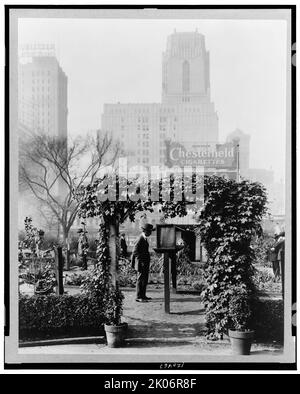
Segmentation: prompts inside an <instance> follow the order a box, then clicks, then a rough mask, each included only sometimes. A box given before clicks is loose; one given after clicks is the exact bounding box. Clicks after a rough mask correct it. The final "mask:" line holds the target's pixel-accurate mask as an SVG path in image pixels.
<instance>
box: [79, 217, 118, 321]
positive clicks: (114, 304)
mask: <svg viewBox="0 0 300 394" xmlns="http://www.w3.org/2000/svg"><path fill="white" fill-rule="evenodd" d="M108 237H109V230H108V229H107V228H106V226H105V224H101V225H100V227H99V242H98V243H97V258H98V264H97V265H96V266H95V268H94V269H93V271H92V272H91V273H90V274H89V275H88V276H87V278H86V279H85V280H84V282H83V285H82V290H83V291H84V293H85V294H87V295H89V296H90V297H93V298H94V299H96V300H99V301H102V302H103V305H104V321H105V323H106V324H112V325H118V324H120V321H121V316H122V311H123V308H122V306H123V298H124V296H123V294H122V293H121V291H120V290H119V288H118V285H117V286H116V287H115V286H114V285H113V283H112V280H111V273H110V262H111V258H110V255H109V246H108Z"/></svg>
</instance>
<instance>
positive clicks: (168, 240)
mask: <svg viewBox="0 0 300 394" xmlns="http://www.w3.org/2000/svg"><path fill="white" fill-rule="evenodd" d="M178 230H179V229H177V228H176V226H175V225H174V224H158V225H156V236H157V247H156V248H154V250H155V252H157V253H162V254H163V256H164V259H163V271H164V301H165V312H166V313H170V271H171V257H172V254H174V253H176V252H177V251H178V250H180V249H182V248H183V246H178V245H176V241H177V234H178Z"/></svg>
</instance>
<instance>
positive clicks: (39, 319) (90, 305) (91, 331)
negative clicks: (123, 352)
mask: <svg viewBox="0 0 300 394" xmlns="http://www.w3.org/2000/svg"><path fill="white" fill-rule="evenodd" d="M103 309H104V308H103V304H101V303H100V302H99V299H95V298H93V297H89V296H87V295H85V294H80V295H75V296H69V295H62V296H57V295H48V296H24V295H20V298H19V339H20V340H24V339H42V338H56V337H59V336H66V337H67V336H71V335H74V334H76V336H80V335H95V334H96V333H98V335H100V334H101V333H102V326H103V324H104V310H103Z"/></svg>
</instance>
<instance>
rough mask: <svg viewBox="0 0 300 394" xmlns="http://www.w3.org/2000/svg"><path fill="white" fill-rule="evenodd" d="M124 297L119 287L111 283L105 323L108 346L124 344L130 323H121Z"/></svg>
mask: <svg viewBox="0 0 300 394" xmlns="http://www.w3.org/2000/svg"><path fill="white" fill-rule="evenodd" d="M123 298H124V296H123V294H122V292H121V291H120V290H119V288H118V287H114V286H113V285H111V286H110V289H109V291H108V292H107V299H106V312H105V320H106V323H105V325H104V328H105V333H106V340H107V346H109V347H121V346H124V340H125V337H126V331H127V327H128V325H127V323H121V316H122V311H123V307H122V304H123Z"/></svg>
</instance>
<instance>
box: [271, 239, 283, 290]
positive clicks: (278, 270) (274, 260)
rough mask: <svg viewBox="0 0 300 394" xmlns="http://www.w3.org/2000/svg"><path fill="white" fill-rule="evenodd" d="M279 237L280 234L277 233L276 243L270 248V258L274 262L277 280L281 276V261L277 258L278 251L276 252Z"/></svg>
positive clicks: (275, 278) (274, 272) (273, 266)
mask: <svg viewBox="0 0 300 394" xmlns="http://www.w3.org/2000/svg"><path fill="white" fill-rule="evenodd" d="M278 238H279V234H277V233H275V235H274V243H273V245H272V247H271V249H270V254H269V259H270V262H271V263H272V268H273V274H274V280H275V282H276V281H277V280H278V279H279V278H280V267H279V261H278V259H277V254H278V253H276V252H275V246H276V244H277V242H278Z"/></svg>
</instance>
